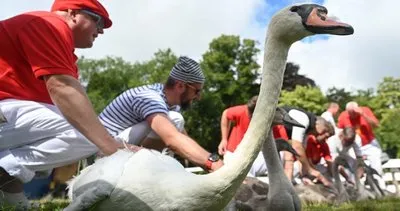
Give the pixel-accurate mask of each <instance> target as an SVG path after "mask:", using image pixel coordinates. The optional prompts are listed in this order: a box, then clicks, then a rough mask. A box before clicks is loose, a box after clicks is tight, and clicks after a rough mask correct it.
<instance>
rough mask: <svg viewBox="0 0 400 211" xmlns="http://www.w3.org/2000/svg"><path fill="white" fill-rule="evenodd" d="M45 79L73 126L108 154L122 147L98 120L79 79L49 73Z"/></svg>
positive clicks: (61, 109) (59, 106) (50, 91)
mask: <svg viewBox="0 0 400 211" xmlns="http://www.w3.org/2000/svg"><path fill="white" fill-rule="evenodd" d="M44 79H45V81H46V86H47V90H48V92H49V94H50V96H51V99H52V101H53V102H54V104H55V105H56V106H57V107H58V109H59V110H60V111H61V113H62V114H63V115H64V117H65V118H66V119H67V121H68V122H69V123H70V124H71V125H72V126H73V127H75V128H76V129H77V130H78V131H79V132H80V133H82V134H83V135H84V136H85V137H86V138H88V139H89V140H90V141H91V142H93V144H95V145H96V146H97V147H98V148H99V149H100V150H101V151H102V152H103V153H104V154H106V155H109V154H112V153H114V152H115V151H117V149H118V148H120V147H122V145H121V143H119V142H117V141H116V140H115V139H114V138H112V137H111V136H110V135H109V133H108V132H107V130H106V129H105V128H104V126H103V125H102V124H101V122H100V121H99V120H98V118H97V115H96V113H95V111H94V109H93V106H92V104H91V103H90V101H89V99H88V97H87V95H86V93H85V91H84V89H83V87H82V86H81V84H80V83H79V81H78V80H76V79H75V78H74V77H72V76H69V75H49V76H45V77H44Z"/></svg>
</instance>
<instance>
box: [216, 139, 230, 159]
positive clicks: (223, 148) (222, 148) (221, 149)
mask: <svg viewBox="0 0 400 211" xmlns="http://www.w3.org/2000/svg"><path fill="white" fill-rule="evenodd" d="M226 145H228V141H227V140H226V139H222V140H221V143H219V145H218V154H219V155H224V154H225V151H226Z"/></svg>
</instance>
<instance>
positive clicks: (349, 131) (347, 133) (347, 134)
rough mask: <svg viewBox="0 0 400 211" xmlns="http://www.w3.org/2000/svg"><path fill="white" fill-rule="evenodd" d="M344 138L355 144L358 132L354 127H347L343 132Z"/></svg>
mask: <svg viewBox="0 0 400 211" xmlns="http://www.w3.org/2000/svg"><path fill="white" fill-rule="evenodd" d="M342 136H343V138H344V140H346V141H350V142H354V139H355V138H356V131H355V130H354V128H352V127H345V128H343V130H342Z"/></svg>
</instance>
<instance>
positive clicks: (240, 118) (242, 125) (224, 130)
mask: <svg viewBox="0 0 400 211" xmlns="http://www.w3.org/2000/svg"><path fill="white" fill-rule="evenodd" d="M257 97H258V96H253V97H252V98H251V99H250V100H249V101H248V102H247V104H245V105H238V106H233V107H230V108H227V109H225V110H224V112H223V113H222V117H221V142H220V144H219V146H218V153H219V154H220V155H225V152H226V151H229V152H234V151H235V149H236V147H237V146H238V145H239V143H240V142H241V141H242V139H243V136H244V134H245V133H246V131H247V128H248V127H249V124H250V120H251V116H252V115H253V111H254V108H255V107H256V103H257ZM231 123H232V124H233V126H232V130H230V129H231ZM229 132H230V133H229ZM228 135H229V138H228Z"/></svg>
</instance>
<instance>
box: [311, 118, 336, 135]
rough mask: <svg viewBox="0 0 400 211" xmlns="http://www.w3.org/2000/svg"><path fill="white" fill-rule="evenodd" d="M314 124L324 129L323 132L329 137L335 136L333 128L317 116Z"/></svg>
mask: <svg viewBox="0 0 400 211" xmlns="http://www.w3.org/2000/svg"><path fill="white" fill-rule="evenodd" d="M315 123H316V124H318V125H320V126H322V127H323V128H325V131H326V132H327V133H329V135H330V136H333V135H335V127H334V126H333V125H332V124H331V123H330V122H328V121H326V119H324V118H322V117H320V116H318V117H317V120H316V122H315Z"/></svg>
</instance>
